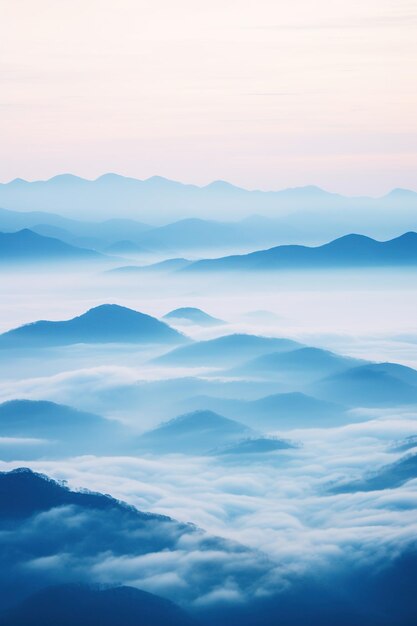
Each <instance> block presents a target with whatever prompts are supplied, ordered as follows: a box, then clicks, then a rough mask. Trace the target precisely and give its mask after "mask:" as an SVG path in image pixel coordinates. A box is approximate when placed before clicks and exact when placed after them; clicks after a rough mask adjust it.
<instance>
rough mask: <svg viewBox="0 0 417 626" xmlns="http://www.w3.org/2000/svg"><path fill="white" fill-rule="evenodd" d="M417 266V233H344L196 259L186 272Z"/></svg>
mask: <svg viewBox="0 0 417 626" xmlns="http://www.w3.org/2000/svg"><path fill="white" fill-rule="evenodd" d="M416 265H417V233H415V232H408V233H405V234H403V235H401V236H400V237H396V238H395V239H391V240H389V241H376V240H374V239H371V238H370V237H365V236H363V235H355V234H352V235H345V236H344V237H340V238H339V239H335V240H334V241H331V242H330V243H326V244H324V245H321V246H316V247H308V246H299V245H286V246H276V247H274V248H270V249H269V250H259V251H257V252H251V253H249V254H243V255H234V256H226V257H222V258H218V259H205V260H201V261H196V262H194V263H192V264H190V265H188V266H187V267H185V268H183V271H185V272H204V271H206V272H208V271H210V272H219V271H223V272H224V271H261V270H262V271H270V270H285V269H304V270H306V269H307V270H308V269H313V268H318V269H335V268H355V267H387V266H401V267H404V266H416Z"/></svg>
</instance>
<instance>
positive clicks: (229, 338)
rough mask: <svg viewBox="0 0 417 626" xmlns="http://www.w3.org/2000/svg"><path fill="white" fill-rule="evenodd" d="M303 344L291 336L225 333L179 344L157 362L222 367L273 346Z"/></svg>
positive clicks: (156, 361) (282, 346)
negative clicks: (182, 344)
mask: <svg viewBox="0 0 417 626" xmlns="http://www.w3.org/2000/svg"><path fill="white" fill-rule="evenodd" d="M300 345H301V344H299V343H297V342H296V341H292V340H291V339H280V338H278V339H277V338H274V337H260V336H257V335H239V334H236V335H225V336H224V337H219V338H217V339H209V340H207V341H199V342H196V343H193V344H192V345H189V346H184V347H180V348H176V349H175V350H172V351H171V352H168V353H167V354H164V355H162V356H161V357H159V358H157V359H155V363H160V364H163V365H172V366H180V365H188V366H195V367H197V366H200V367H207V366H212V367H221V366H227V365H233V364H234V363H238V362H241V361H242V360H244V359H249V358H254V357H256V356H259V355H261V354H266V353H268V352H271V351H273V350H275V351H279V350H282V351H288V350H291V349H296V348H298V347H300Z"/></svg>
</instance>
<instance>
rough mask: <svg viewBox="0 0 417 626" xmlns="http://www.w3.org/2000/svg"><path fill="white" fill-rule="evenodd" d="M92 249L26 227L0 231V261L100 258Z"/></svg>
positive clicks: (101, 257) (102, 257) (101, 256)
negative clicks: (79, 246)
mask: <svg viewBox="0 0 417 626" xmlns="http://www.w3.org/2000/svg"><path fill="white" fill-rule="evenodd" d="M104 258H105V257H104V256H103V255H101V254H99V253H98V252H95V251H93V250H87V249H84V248H77V247H75V246H71V245H69V244H67V243H64V242H63V241H60V240H59V239H55V238H52V237H44V236H42V235H39V234H38V233H35V232H33V231H31V230H29V229H27V228H24V229H23V230H19V231H18V232H15V233H0V262H2V263H6V262H36V261H48V260H55V261H71V260H77V259H78V260H89V259H90V260H100V259H104Z"/></svg>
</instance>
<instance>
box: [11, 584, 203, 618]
mask: <svg viewBox="0 0 417 626" xmlns="http://www.w3.org/2000/svg"><path fill="white" fill-rule="evenodd" d="M58 624H59V626H81V625H82V626H115V625H116V624H123V626H166V625H167V624H170V626H193V625H197V622H196V621H195V620H194V619H192V618H191V617H190V616H189V615H187V613H186V612H185V611H183V610H182V609H180V608H179V607H178V606H176V605H175V604H173V603H172V602H170V601H169V600H165V599H164V598H161V597H159V596H156V595H154V594H151V593H147V592H146V591H141V590H139V589H135V588H133V587H115V588H100V587H92V586H88V585H85V584H84V585H81V584H67V585H58V586H54V587H48V588H47V589H43V590H42V591H38V592H37V593H35V594H33V595H32V596H30V597H29V598H27V599H26V600H24V601H23V602H22V603H21V604H19V606H17V607H15V608H13V609H11V610H9V611H7V612H6V613H5V614H4V615H1V614H0V626H58Z"/></svg>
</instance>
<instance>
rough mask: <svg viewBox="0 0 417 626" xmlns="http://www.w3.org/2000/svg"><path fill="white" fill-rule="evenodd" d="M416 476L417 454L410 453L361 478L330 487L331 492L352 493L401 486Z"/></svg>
mask: <svg viewBox="0 0 417 626" xmlns="http://www.w3.org/2000/svg"><path fill="white" fill-rule="evenodd" d="M415 478H417V454H416V453H414V454H412V453H410V454H407V455H406V456H404V457H402V458H401V459H399V460H398V461H396V462H395V463H391V464H390V465H385V466H384V467H381V469H379V470H378V471H377V472H373V473H372V474H369V475H366V476H364V477H363V478H362V479H359V480H354V481H350V482H345V483H341V484H340V485H336V486H335V487H332V488H331V489H330V491H331V493H354V492H356V491H379V490H382V489H395V488H396V487H401V485H403V484H404V483H406V482H407V481H409V480H414V479H415Z"/></svg>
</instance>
